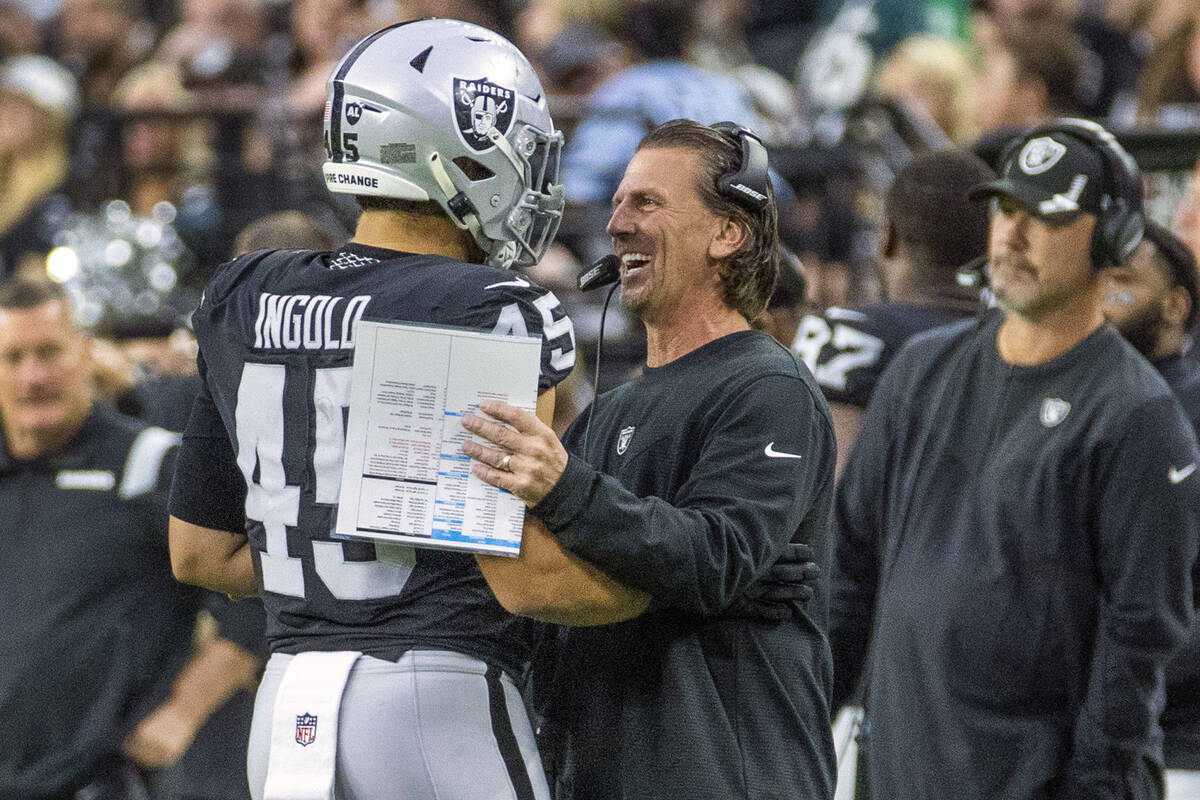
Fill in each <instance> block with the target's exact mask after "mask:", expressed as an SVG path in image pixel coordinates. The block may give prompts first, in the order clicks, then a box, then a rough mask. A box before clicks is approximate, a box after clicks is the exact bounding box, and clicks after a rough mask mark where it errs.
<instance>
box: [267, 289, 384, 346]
mask: <svg viewBox="0 0 1200 800" xmlns="http://www.w3.org/2000/svg"><path fill="white" fill-rule="evenodd" d="M343 301H345V302H344V303H343ZM370 302H371V295H369V294H363V295H358V296H356V297H351V298H349V299H347V298H345V297H337V296H334V295H327V294H270V293H268V292H263V293H261V294H260V295H259V296H258V319H257V320H256V321H255V323H254V348H255V349H256V350H352V349H353V348H354V323H355V322H357V321H358V320H359V319H360V318H361V317H362V315H363V312H364V311H366V310H367V305H368V304H369V303H370Z"/></svg>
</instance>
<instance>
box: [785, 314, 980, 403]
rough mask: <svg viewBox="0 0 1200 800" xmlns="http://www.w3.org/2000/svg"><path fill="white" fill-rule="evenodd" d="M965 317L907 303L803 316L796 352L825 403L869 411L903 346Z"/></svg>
mask: <svg viewBox="0 0 1200 800" xmlns="http://www.w3.org/2000/svg"><path fill="white" fill-rule="evenodd" d="M962 316H963V315H962V314H961V313H956V312H954V311H949V310H945V309H937V308H929V307H926V306H914V305H908V304H905V303H884V304H880V305H869V306H862V307H860V308H839V307H837V306H833V307H831V308H827V309H825V311H824V312H822V313H819V314H806V315H805V316H804V319H802V320H801V321H800V327H799V328H798V329H797V331H796V339H795V340H794V341H793V342H792V350H794V351H795V352H796V354H797V355H799V356H800V358H802V359H803V360H804V363H805V365H806V366H807V367H808V368H809V369H810V370H812V373H813V377H815V378H816V379H817V384H818V385H820V387H821V391H822V392H823V393H824V395H825V399H826V400H828V401H829V402H831V403H846V404H848V405H852V406H858V407H860V408H866V407H867V403H868V402H869V401H870V399H871V392H873V391H874V390H875V384H876V382H878V380H879V376H880V375H882V374H883V370H884V368H886V367H887V365H888V364H889V363H890V362H891V360H892V357H893V356H895V355H896V353H897V351H899V349H900V345H902V344H904V342H905V341H906V340H907V339H908V338H909V337H910V336H912V335H913V334H916V333H920V332H921V331H925V330H929V329H930V328H936V327H937V326H938V325H945V324H946V323H948V322H954V321H955V320H957V319H961V318H962Z"/></svg>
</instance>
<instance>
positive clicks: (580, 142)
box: [563, 0, 762, 257]
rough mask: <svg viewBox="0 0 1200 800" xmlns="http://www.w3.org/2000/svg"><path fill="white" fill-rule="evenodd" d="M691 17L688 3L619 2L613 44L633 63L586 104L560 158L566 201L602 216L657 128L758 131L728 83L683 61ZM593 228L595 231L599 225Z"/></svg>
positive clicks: (736, 88) (745, 102) (744, 101)
mask: <svg viewBox="0 0 1200 800" xmlns="http://www.w3.org/2000/svg"><path fill="white" fill-rule="evenodd" d="M694 12H695V9H694V7H693V4H692V3H691V2H688V0H640V1H639V0H624V3H623V9H622V13H621V15H620V17H619V19H620V30H619V31H618V32H617V33H618V40H619V41H621V42H622V43H623V44H624V45H626V46H627V47H628V48H629V49H630V50H631V52H633V53H634V54H635V55H636V57H637V59H638V62H639V63H637V64H635V65H633V66H630V67H628V68H626V69H624V70H622V71H621V72H619V73H617V74H616V75H614V76H613V77H611V78H609V79H608V80H607V81H605V82H604V83H603V84H601V85H600V86H599V87H597V88H596V90H595V91H594V92H592V94H591V96H590V97H589V99H588V105H589V108H588V111H587V112H586V114H585V116H584V118H583V120H582V121H581V122H580V123H579V125H577V126H576V128H575V132H574V135H573V136H572V137H571V140H570V141H569V142H568V143H567V146H566V149H565V150H564V152H563V181H564V183H565V185H566V189H567V200H568V202H570V203H572V204H576V205H587V204H597V205H600V206H602V207H603V210H604V216H605V217H606V216H607V214H608V203H609V199H610V198H611V197H612V194H613V192H614V191H615V190H616V188H617V184H618V183H619V182H620V179H621V175H622V173H623V172H624V170H625V166H626V165H627V164H628V163H629V159H630V158H631V157H632V156H633V153H634V150H635V149H636V147H637V143H638V142H639V141H640V140H641V138H642V136H644V135H645V133H646V131H648V130H649V129H650V128H651V127H653V126H654V125H657V124H659V123H662V122H666V121H667V120H670V119H678V118H683V117H686V118H688V119H694V120H696V121H698V122H702V123H705V124H707V123H711V122H719V121H721V120H732V121H734V122H737V123H738V124H741V125H746V126H747V127H750V128H754V129H756V130H757V129H760V128H761V127H762V121H761V119H760V118H759V116H758V114H757V113H756V112H755V111H754V109H753V106H752V105H751V103H750V101H749V99H748V98H747V96H746V93H745V91H744V90H743V89H742V87H741V86H740V85H739V84H738V83H737V82H736V81H735V80H733V79H732V78H729V77H726V76H724V75H720V74H718V73H715V72H710V71H708V70H705V69H701V68H699V67H697V66H695V65H694V64H692V63H690V62H689V60H688V59H689V48H690V47H691V45H692V43H693V37H694V34H695V31H696V20H695V14H694ZM599 222H600V223H601V225H600V226H599V228H602V227H603V224H602V223H603V219H599ZM593 229H596V226H593ZM587 255H588V256H589V257H592V256H593V254H592V253H588V254H587Z"/></svg>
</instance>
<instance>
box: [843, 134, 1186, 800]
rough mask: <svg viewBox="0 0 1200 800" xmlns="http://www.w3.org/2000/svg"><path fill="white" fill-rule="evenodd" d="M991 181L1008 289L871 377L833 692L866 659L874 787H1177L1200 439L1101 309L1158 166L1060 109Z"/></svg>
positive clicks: (1038, 790)
mask: <svg viewBox="0 0 1200 800" xmlns="http://www.w3.org/2000/svg"><path fill="white" fill-rule="evenodd" d="M975 194H976V196H977V197H980V196H986V197H989V198H991V202H992V204H993V205H992V212H991V225H990V231H989V241H988V264H987V270H988V274H989V277H990V283H991V290H992V293H993V294H994V296H995V298H996V302H997V304H998V306H999V308H998V309H996V310H993V311H991V312H989V313H987V314H985V315H984V316H983V317H982V318H980V319H978V320H970V321H964V322H962V323H956V324H954V325H951V326H947V327H945V328H941V329H937V330H935V331H932V332H930V333H928V334H923V335H921V336H919V337H917V338H915V339H913V340H910V342H909V343H908V344H907V345H906V347H905V348H904V350H902V351H901V353H900V355H899V356H897V358H896V360H895V361H894V362H893V365H892V366H891V367H890V368H889V370H888V371H887V373H886V374H885V375H884V376H883V379H882V381H881V383H880V384H879V387H878V389H877V390H876V393H875V395H874V397H873V399H872V403H871V406H870V408H869V410H868V412H867V416H866V419H865V421H864V429H863V433H862V436H861V437H860V439H859V440H858V444H857V446H856V448H855V450H854V452H853V453H852V454H851V456H850V460H849V463H848V465H847V467H846V471H845V474H844V476H843V479H842V482H841V484H840V485H839V487H838V493H837V500H836V503H835V520H836V527H837V530H838V542H837V548H836V555H835V569H834V588H833V601H832V603H833V606H832V615H833V646H834V661H835V673H836V678H837V689H836V691H835V695H836V696H837V698H838V699H839V700H844V699H845V698H846V697H847V696H848V694H849V692H850V690H851V689H852V687H853V686H854V685H855V682H856V681H857V680H859V678H860V676H861V677H862V679H863V680H864V682H865V685H866V707H867V719H868V722H867V730H868V734H867V738H866V742H865V748H864V749H865V751H866V755H865V760H866V766H865V768H866V770H867V773H868V775H869V777H870V784H871V787H872V790H873V795H874V796H877V797H887V798H889V799H890V800H910V798H911V799H912V800H916V799H917V798H932V797H937V798H940V799H941V800H956V799H959V798H961V800H968V798H969V800H988V799H989V798H997V800H999V798H1037V799H1038V800H1041V799H1042V798H1054V799H1055V800H1058V799H1059V798H1080V800H1082V799H1083V798H1089V799H1090V800H1108V799H1109V798H1112V800H1118V799H1119V800H1126V799H1127V798H1135V799H1137V800H1140V799H1141V798H1157V797H1160V796H1161V794H1162V753H1161V731H1160V729H1159V726H1158V717H1159V714H1160V712H1161V709H1162V703H1163V668H1164V665H1165V663H1166V661H1167V659H1168V657H1169V656H1170V654H1171V652H1172V651H1173V650H1174V649H1175V648H1176V647H1177V646H1179V645H1180V644H1181V643H1182V641H1183V639H1184V637H1185V635H1186V633H1187V629H1188V624H1189V622H1190V619H1191V616H1192V586H1191V576H1190V572H1191V565H1192V564H1193V562H1194V561H1195V558H1196V550H1197V532H1198V527H1200V520H1198V517H1197V509H1200V474H1197V473H1196V469H1197V464H1198V461H1200V454H1198V453H1197V445H1196V439H1195V436H1194V434H1193V432H1192V430H1191V426H1190V425H1189V423H1188V421H1187V419H1186V417H1185V416H1184V414H1183V411H1182V409H1181V408H1180V406H1179V404H1178V403H1177V401H1176V400H1175V399H1174V397H1173V396H1172V394H1171V391H1170V389H1169V388H1168V387H1167V385H1166V384H1165V383H1164V382H1163V380H1162V378H1161V377H1160V376H1159V375H1158V374H1157V372H1155V370H1154V369H1153V367H1151V366H1150V365H1149V364H1148V363H1147V362H1146V361H1145V360H1144V359H1142V358H1141V356H1140V355H1138V353H1137V352H1136V351H1135V350H1134V349H1133V348H1132V347H1131V346H1130V345H1129V344H1127V343H1126V342H1125V341H1124V340H1123V339H1122V338H1121V336H1120V335H1119V334H1118V333H1117V331H1116V330H1114V329H1113V328H1112V327H1110V326H1108V325H1106V324H1105V322H1104V318H1103V314H1102V307H1103V302H1104V293H1103V288H1102V280H1101V271H1102V270H1103V268H1106V267H1110V266H1115V265H1118V264H1120V263H1122V262H1123V261H1124V260H1125V258H1126V257H1127V256H1128V255H1129V253H1130V251H1131V250H1132V249H1133V248H1134V247H1136V246H1137V244H1138V242H1139V241H1140V239H1141V236H1142V228H1143V222H1142V192H1141V179H1140V176H1139V174H1138V170H1137V166H1136V165H1135V164H1134V162H1133V160H1132V159H1131V158H1130V157H1129V156H1128V154H1126V153H1125V151H1124V150H1123V149H1122V148H1121V147H1120V145H1119V144H1117V142H1116V141H1115V139H1113V137H1112V136H1111V135H1110V134H1109V133H1108V132H1107V131H1105V130H1104V129H1103V128H1101V127H1099V126H1098V125H1095V124H1093V123H1090V122H1085V121H1082V120H1058V121H1055V122H1053V123H1051V124H1049V125H1047V126H1044V127H1042V128H1038V129H1035V130H1033V131H1032V132H1030V133H1028V134H1026V135H1024V136H1022V137H1021V138H1020V139H1019V140H1017V141H1016V142H1015V144H1014V145H1013V146H1012V147H1010V149H1009V150H1008V152H1007V153H1006V157H1005V159H1004V161H1003V169H1002V174H1001V177H1000V179H998V180H996V181H993V182H991V183H988V184H985V185H983V186H981V187H978V188H977V190H976V193H975ZM868 639H871V640H872V641H871V644H870V646H869V647H868V644H867V642H868ZM862 768H863V767H862V765H861V764H860V769H862Z"/></svg>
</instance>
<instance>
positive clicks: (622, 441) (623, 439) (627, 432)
mask: <svg viewBox="0 0 1200 800" xmlns="http://www.w3.org/2000/svg"><path fill="white" fill-rule="evenodd" d="M632 438H633V426H632V425H630V426H629V427H628V428H622V429H621V435H620V436H618V437H617V455H619V456H623V455H625V451H626V450H628V449H629V440H630V439H632Z"/></svg>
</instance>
